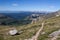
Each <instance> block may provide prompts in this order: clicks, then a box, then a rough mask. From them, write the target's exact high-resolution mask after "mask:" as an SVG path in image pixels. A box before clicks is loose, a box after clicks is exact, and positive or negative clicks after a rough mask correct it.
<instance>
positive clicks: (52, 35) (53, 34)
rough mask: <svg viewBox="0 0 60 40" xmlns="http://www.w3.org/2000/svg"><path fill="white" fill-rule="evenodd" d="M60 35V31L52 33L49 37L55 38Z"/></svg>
mask: <svg viewBox="0 0 60 40" xmlns="http://www.w3.org/2000/svg"><path fill="white" fill-rule="evenodd" d="M59 34H60V30H58V31H55V32H53V33H51V34H50V35H49V36H50V37H54V36H58V35H59Z"/></svg>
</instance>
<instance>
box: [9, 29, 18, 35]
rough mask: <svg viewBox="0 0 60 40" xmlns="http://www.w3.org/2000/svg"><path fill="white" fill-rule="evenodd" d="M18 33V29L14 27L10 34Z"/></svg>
mask: <svg viewBox="0 0 60 40" xmlns="http://www.w3.org/2000/svg"><path fill="white" fill-rule="evenodd" d="M17 33H18V31H17V30H16V29H12V30H10V31H9V34H10V35H15V34H17Z"/></svg>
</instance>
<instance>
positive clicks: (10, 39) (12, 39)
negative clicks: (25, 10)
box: [0, 17, 60, 40]
mask: <svg viewBox="0 0 60 40" xmlns="http://www.w3.org/2000/svg"><path fill="white" fill-rule="evenodd" d="M44 26H45V27H44V29H43V32H46V34H44V35H40V36H39V38H38V40H47V39H48V38H49V37H48V35H49V34H50V33H52V32H53V31H55V30H58V29H60V17H53V18H49V19H47V20H46V22H45V25H44ZM40 27H41V23H40V22H39V23H36V24H28V25H23V26H19V27H16V28H17V30H18V31H23V33H21V34H20V35H16V36H10V35H5V34H4V36H5V38H6V39H5V40H24V39H28V38H31V37H32V36H33V35H35V33H36V32H37V31H38V30H39V28H40ZM8 28H10V27H8V26H6V27H4V26H2V27H0V34H1V33H5V32H7V30H5V29H8ZM1 30H3V31H1ZM2 40H3V39H2Z"/></svg>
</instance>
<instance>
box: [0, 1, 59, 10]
mask: <svg viewBox="0 0 60 40" xmlns="http://www.w3.org/2000/svg"><path fill="white" fill-rule="evenodd" d="M59 9H60V0H0V11H57V10H59Z"/></svg>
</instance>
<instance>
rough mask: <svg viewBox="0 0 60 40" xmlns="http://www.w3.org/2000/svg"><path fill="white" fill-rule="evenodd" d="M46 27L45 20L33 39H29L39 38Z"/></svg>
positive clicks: (35, 39)
mask: <svg viewBox="0 0 60 40" xmlns="http://www.w3.org/2000/svg"><path fill="white" fill-rule="evenodd" d="M43 27H44V22H43V23H42V26H41V27H40V29H39V30H38V31H37V32H36V35H34V36H33V37H32V38H31V39H29V40H37V39H38V36H39V35H40V33H41V31H42V30H43Z"/></svg>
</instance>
